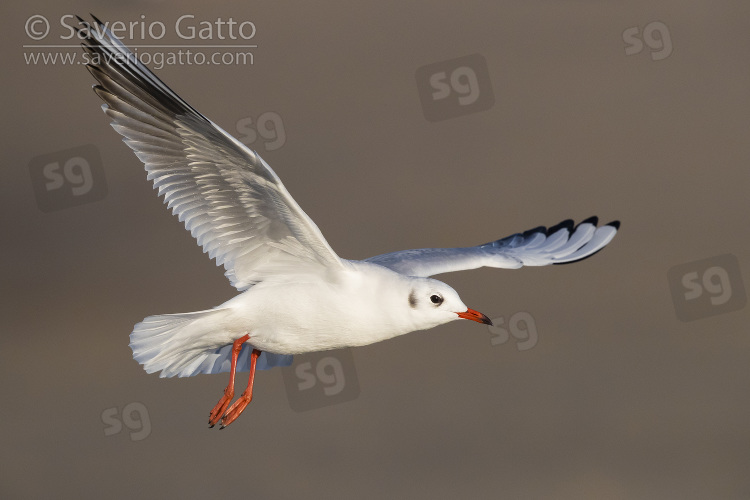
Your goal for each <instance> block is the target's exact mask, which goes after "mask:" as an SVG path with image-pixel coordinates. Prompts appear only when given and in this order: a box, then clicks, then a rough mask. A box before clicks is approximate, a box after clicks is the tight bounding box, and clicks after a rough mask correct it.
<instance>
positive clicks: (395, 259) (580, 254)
mask: <svg viewBox="0 0 750 500" xmlns="http://www.w3.org/2000/svg"><path fill="white" fill-rule="evenodd" d="M598 222H599V219H598V218H596V217H591V218H589V219H586V220H585V221H583V222H581V223H580V224H578V226H575V227H574V225H573V221H572V220H566V221H563V222H561V223H559V224H557V225H556V226H553V227H551V228H549V229H547V228H545V227H537V228H535V229H530V230H528V231H526V232H524V233H518V234H514V235H512V236H508V237H507V238H503V239H501V240H497V241H493V242H490V243H485V244H484V245H479V246H476V247H466V248H421V249H418V250H403V251H401V252H393V253H387V254H383V255H378V256H376V257H371V258H369V259H366V261H367V262H372V263H375V264H379V265H381V266H384V267H387V268H389V269H392V270H394V271H396V272H398V273H401V274H405V275H407V276H421V277H427V276H432V275H435V274H441V273H449V272H452V271H463V270H467V269H476V268H478V267H503V268H507V269H517V268H519V267H522V266H546V265H549V264H570V263H572V262H577V261H579V260H583V259H585V258H588V257H591V256H592V255H594V254H595V253H596V252H598V251H599V250H601V249H602V248H604V246H606V245H607V243H609V242H610V241H612V238H614V237H615V234H616V233H617V230H618V229H619V228H620V222H619V221H614V222H610V223H609V224H606V225H604V226H602V227H597V224H598Z"/></svg>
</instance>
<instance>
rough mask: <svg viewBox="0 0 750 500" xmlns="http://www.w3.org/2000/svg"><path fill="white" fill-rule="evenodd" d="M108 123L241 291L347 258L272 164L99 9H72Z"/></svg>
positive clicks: (177, 213) (333, 264) (204, 247)
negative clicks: (176, 84)
mask: <svg viewBox="0 0 750 500" xmlns="http://www.w3.org/2000/svg"><path fill="white" fill-rule="evenodd" d="M78 19H79V21H80V22H81V25H82V26H83V28H82V29H81V31H80V33H81V35H82V37H84V42H83V43H82V45H83V47H84V49H85V50H86V52H87V53H88V56H87V57H88V60H89V61H90V63H89V64H87V67H88V69H89V71H90V72H91V74H92V75H93V76H94V78H95V79H96V80H97V82H98V84H96V85H94V91H95V92H96V93H97V94H98V95H99V96H100V97H101V98H102V99H103V100H104V102H105V103H106V104H104V105H103V106H102V108H103V110H104V112H105V113H106V114H107V115H108V116H109V117H110V118H111V119H112V127H113V128H114V129H115V130H116V131H117V132H119V133H120V134H121V135H122V136H123V140H124V141H125V143H126V144H127V145H128V146H130V148H132V149H133V151H134V152H135V154H136V156H138V158H139V159H140V160H141V161H142V162H143V163H144V164H145V165H146V171H147V172H148V179H149V180H152V181H153V182H154V188H158V189H159V194H160V195H164V202H165V203H167V206H168V207H169V208H171V209H172V212H173V213H174V214H176V215H177V216H178V218H179V220H180V221H183V222H184V223H185V227H186V228H187V229H188V230H189V231H190V233H191V234H192V235H193V237H195V238H196V239H197V240H198V244H199V245H201V246H202V247H203V251H204V252H208V254H209V256H210V257H211V258H215V259H216V263H217V265H220V264H223V265H224V268H225V269H226V272H225V274H226V276H227V277H228V278H229V280H230V281H231V283H232V285H234V286H235V287H236V288H237V289H239V290H245V289H247V288H249V287H250V286H252V285H253V284H255V283H257V282H259V281H262V280H264V279H267V278H269V277H271V276H274V275H278V274H281V273H284V272H289V269H291V268H293V269H300V268H305V267H306V266H308V267H316V266H318V267H321V266H322V267H329V266H343V265H344V264H343V263H342V261H341V259H339V257H338V256H337V255H336V253H335V252H334V251H333V250H332V249H331V247H330V246H329V245H328V243H327V242H326V240H325V238H324V237H323V235H322V234H321V232H320V230H319V229H318V227H317V226H316V225H315V223H314V222H313V221H312V220H311V219H310V217H308V216H307V214H305V212H303V211H302V209H301V208H300V207H299V205H297V203H296V202H295V201H294V199H293V198H292V197H291V196H290V195H289V193H288V192H287V190H286V188H284V185H283V184H282V183H281V180H279V178H278V176H277V175H276V174H275V173H274V171H273V170H271V167H269V166H268V164H267V163H266V162H265V161H263V159H262V158H261V157H260V156H259V155H258V154H257V153H256V152H254V151H252V150H250V149H249V148H247V147H246V146H245V145H243V144H242V143H240V142H239V141H238V140H236V139H235V138H234V137H232V136H231V135H229V134H228V133H227V132H225V131H224V130H222V129H221V128H220V127H219V126H218V125H216V124H215V123H213V122H212V121H211V120H209V119H208V118H206V117H205V116H203V115H202V114H201V113H199V112H198V111H196V110H195V109H194V108H193V107H192V106H190V105H189V104H188V103H187V102H185V101H184V100H183V99H182V98H180V97H179V96H178V95H177V94H175V93H174V92H173V91H172V90H171V89H170V88H169V87H167V86H166V85H165V84H164V83H163V82H162V81H161V80H159V78H157V77H156V76H155V75H154V74H153V73H152V72H151V71H150V70H149V69H148V68H147V67H146V66H144V65H143V64H141V63H140V62H139V61H138V60H137V58H136V56H134V55H133V53H132V52H130V50H129V49H128V48H127V47H126V46H125V45H123V44H122V43H121V42H120V41H119V40H118V39H117V38H115V37H114V36H112V34H111V33H110V32H109V30H107V29H106V28H105V27H104V25H103V24H102V23H101V22H100V21H99V20H98V19H96V18H94V20H95V25H93V26H91V25H89V24H88V23H86V22H85V21H83V20H82V19H81V18H78Z"/></svg>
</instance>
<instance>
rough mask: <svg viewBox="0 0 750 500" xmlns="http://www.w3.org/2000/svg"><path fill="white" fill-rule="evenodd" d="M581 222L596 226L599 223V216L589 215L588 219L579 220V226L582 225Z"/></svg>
mask: <svg viewBox="0 0 750 500" xmlns="http://www.w3.org/2000/svg"><path fill="white" fill-rule="evenodd" d="M581 224H593V225H594V226H596V225H597V224H599V217H597V216H596V215H593V216H591V217H589V218H588V219H586V220H583V221H581V222H579V223H578V226H580V225H581ZM578 226H576V227H578Z"/></svg>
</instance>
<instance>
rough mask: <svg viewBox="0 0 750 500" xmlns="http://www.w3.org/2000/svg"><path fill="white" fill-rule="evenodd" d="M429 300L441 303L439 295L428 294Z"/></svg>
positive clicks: (441, 299)
mask: <svg viewBox="0 0 750 500" xmlns="http://www.w3.org/2000/svg"><path fill="white" fill-rule="evenodd" d="M430 302H432V303H433V304H437V305H440V304H442V303H443V298H442V297H441V296H440V295H430Z"/></svg>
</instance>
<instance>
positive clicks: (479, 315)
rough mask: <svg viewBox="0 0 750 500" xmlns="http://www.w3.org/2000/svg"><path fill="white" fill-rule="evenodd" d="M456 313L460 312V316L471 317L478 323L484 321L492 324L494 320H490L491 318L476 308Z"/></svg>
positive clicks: (486, 323)
mask: <svg viewBox="0 0 750 500" xmlns="http://www.w3.org/2000/svg"><path fill="white" fill-rule="evenodd" d="M456 314H458V317H459V318H463V319H470V320H472V321H476V322H477V323H484V324H485V325H492V321H490V318H488V317H487V316H485V315H484V314H482V313H480V312H479V311H475V310H474V309H467V310H466V312H462V313H456Z"/></svg>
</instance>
